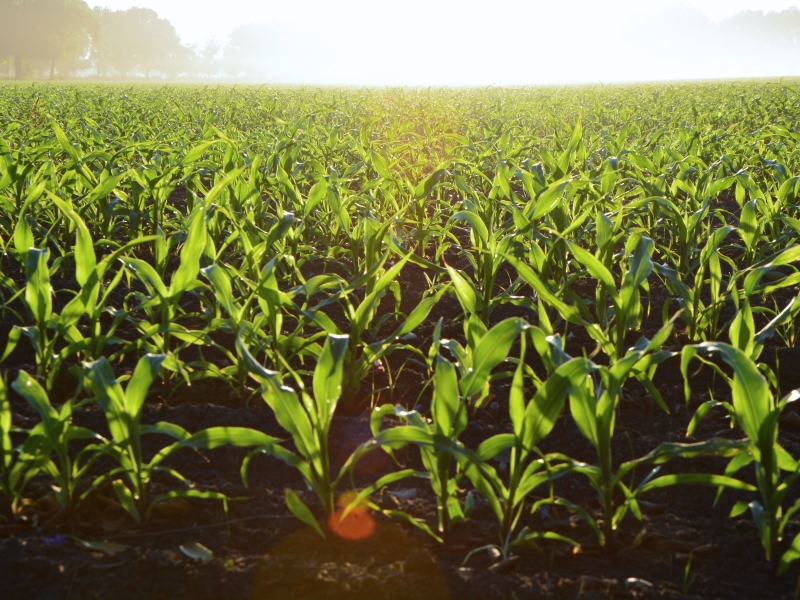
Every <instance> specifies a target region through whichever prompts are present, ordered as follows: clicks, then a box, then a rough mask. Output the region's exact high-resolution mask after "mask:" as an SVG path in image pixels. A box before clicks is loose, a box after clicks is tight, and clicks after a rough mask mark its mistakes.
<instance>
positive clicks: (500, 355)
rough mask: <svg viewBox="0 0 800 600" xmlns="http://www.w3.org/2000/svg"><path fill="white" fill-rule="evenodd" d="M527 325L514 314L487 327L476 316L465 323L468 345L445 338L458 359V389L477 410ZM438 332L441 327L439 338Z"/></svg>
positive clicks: (443, 344)
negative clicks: (495, 370)
mask: <svg viewBox="0 0 800 600" xmlns="http://www.w3.org/2000/svg"><path fill="white" fill-rule="evenodd" d="M527 327H528V324H527V322H526V321H525V320H524V319H520V318H519V317H511V318H509V319H505V320H503V321H501V322H500V323H498V324H497V325H495V326H494V327H492V328H491V329H489V330H487V329H486V327H485V326H484V325H483V323H482V322H481V321H479V320H477V319H476V318H474V317H473V318H470V319H468V320H467V321H465V323H464V331H465V334H466V336H465V337H466V342H467V345H466V347H464V346H462V345H461V344H459V343H458V342H457V341H456V340H452V339H442V340H441V346H442V347H444V348H447V350H449V351H450V354H452V355H453V357H454V358H455V359H456V368H457V370H458V373H459V376H460V379H459V382H458V388H459V391H460V393H461V395H462V396H463V397H464V398H465V399H466V401H467V402H468V404H469V405H470V406H472V408H473V410H477V409H478V408H480V406H481V404H482V403H483V401H484V400H485V399H486V397H487V396H488V395H489V383H490V381H491V379H492V377H493V374H492V371H493V370H494V368H495V367H497V366H498V365H499V364H500V363H502V362H503V361H504V360H506V357H507V356H508V353H509V351H510V350H511V346H512V344H513V343H514V341H515V340H516V339H517V337H518V336H519V335H520V333H522V332H523V331H525V329H527ZM438 332H439V329H438V328H437V332H436V334H435V336H434V339H436V340H438V339H439V333H438ZM432 351H433V350H432Z"/></svg>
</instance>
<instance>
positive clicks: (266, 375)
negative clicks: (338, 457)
mask: <svg viewBox="0 0 800 600" xmlns="http://www.w3.org/2000/svg"><path fill="white" fill-rule="evenodd" d="M237 343H238V344H239V345H240V346H241V347H240V352H241V354H242V356H244V357H245V358H246V360H247V361H248V366H249V368H250V374H251V375H252V376H253V377H254V378H255V379H256V381H258V383H259V384H260V386H261V394H262V396H263V397H264V401H265V402H266V403H267V404H268V405H269V406H270V408H272V410H273V411H274V413H275V418H276V419H277V420H278V423H279V424H280V425H281V427H283V428H284V429H285V430H286V431H287V432H289V434H291V436H292V440H293V441H294V445H295V448H296V451H295V452H292V451H291V450H287V449H285V448H284V447H282V446H280V445H277V444H272V445H270V446H267V447H264V448H259V449H257V450H255V451H254V452H252V453H251V454H250V455H248V457H247V458H246V459H245V462H244V463H243V464H242V478H243V480H244V482H245V484H247V468H248V465H249V462H250V460H251V459H252V457H253V456H255V455H256V454H258V453H261V452H264V453H267V454H270V455H273V456H275V457H277V458H279V459H281V460H283V461H284V462H285V463H287V464H288V465H290V466H292V467H294V468H295V469H297V470H298V472H299V473H300V475H301V476H302V477H303V480H304V481H305V482H306V485H307V486H308V487H309V489H311V490H312V491H313V492H314V493H315V494H316V496H317V498H318V499H319V502H320V504H321V505H322V510H323V513H324V514H325V516H326V517H327V516H329V515H330V514H332V513H333V510H334V503H335V494H336V488H337V487H338V485H339V482H340V480H341V479H342V477H343V476H344V474H345V473H346V470H345V469H342V470H341V471H340V472H339V474H338V475H337V476H336V477H334V476H333V474H332V469H331V457H330V447H329V443H328V436H329V433H330V426H331V420H332V419H333V415H334V413H335V412H336V407H337V405H338V403H339V399H340V398H341V396H342V383H343V380H344V373H343V366H344V363H345V357H346V355H347V350H348V339H347V336H346V335H328V337H327V339H326V340H325V345H324V346H323V349H322V353H321V354H320V356H319V360H318V362H317V366H316V368H315V369H314V376H313V381H312V389H311V392H309V391H308V390H306V388H305V386H304V385H303V382H302V380H301V379H300V377H299V376H296V377H295V380H296V382H297V385H298V388H299V390H300V391H299V397H298V393H297V392H296V391H295V390H293V389H292V388H290V387H287V386H285V385H283V383H282V382H281V381H280V375H279V374H278V373H277V372H274V371H268V370H266V369H264V367H262V366H261V365H260V364H258V363H257V362H256V360H255V359H254V358H253V356H252V355H251V354H250V352H249V351H248V350H247V348H245V347H244V346H243V345H242V344H241V340H238V341H237ZM286 505H287V507H288V508H289V510H290V511H291V512H292V514H294V515H295V516H296V517H297V518H298V519H300V520H301V521H302V522H303V523H305V524H306V525H309V526H310V527H312V528H313V529H314V530H315V531H316V532H317V533H319V534H320V536H322V537H323V538H324V537H325V533H324V531H323V529H322V527H321V526H320V524H319V522H318V521H317V519H316V518H315V517H314V515H313V513H312V511H311V509H310V508H309V507H308V505H306V504H305V503H304V502H303V501H302V500H301V499H300V497H299V496H298V495H297V493H295V492H294V491H293V490H291V489H290V488H287V489H286Z"/></svg>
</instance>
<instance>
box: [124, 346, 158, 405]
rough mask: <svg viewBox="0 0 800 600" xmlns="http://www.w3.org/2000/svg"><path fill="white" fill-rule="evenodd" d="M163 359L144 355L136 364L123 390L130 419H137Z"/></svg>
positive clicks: (156, 355) (152, 355)
mask: <svg viewBox="0 0 800 600" xmlns="http://www.w3.org/2000/svg"><path fill="white" fill-rule="evenodd" d="M165 358H166V355H164V354H146V355H145V356H143V357H142V358H140V359H139V362H137V363H136V369H135V370H134V372H133V376H132V377H131V379H130V381H129V382H128V387H127V389H126V390H125V404H126V408H127V412H128V414H129V415H130V416H131V417H136V418H137V419H138V417H139V413H140V412H141V410H142V405H143V404H144V400H145V398H146V397H147V392H148V391H149V390H150V386H151V385H152V383H153V381H155V379H156V377H157V376H158V371H159V369H160V368H161V363H163V362H164V359H165Z"/></svg>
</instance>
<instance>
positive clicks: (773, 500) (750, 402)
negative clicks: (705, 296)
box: [681, 342, 800, 572]
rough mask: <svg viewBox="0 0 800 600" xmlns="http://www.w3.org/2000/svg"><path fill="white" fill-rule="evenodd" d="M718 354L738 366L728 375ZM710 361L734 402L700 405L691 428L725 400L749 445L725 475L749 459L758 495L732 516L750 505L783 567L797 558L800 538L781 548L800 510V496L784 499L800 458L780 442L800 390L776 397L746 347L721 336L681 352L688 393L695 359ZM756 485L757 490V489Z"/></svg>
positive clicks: (772, 557) (770, 553) (768, 550)
mask: <svg viewBox="0 0 800 600" xmlns="http://www.w3.org/2000/svg"><path fill="white" fill-rule="evenodd" d="M714 356H719V357H720V358H721V359H722V360H723V361H724V362H725V364H726V365H727V366H728V367H729V368H730V369H731V370H732V371H733V376H732V377H729V376H728V375H727V374H726V373H724V372H723V371H722V369H721V368H720V367H719V366H718V365H717V364H716V363H715V362H712V361H711V360H710V359H711V358H713V357H714ZM695 358H697V359H699V360H701V361H702V362H703V363H704V364H706V365H708V366H710V367H711V368H712V369H714V371H716V373H717V374H718V376H720V377H722V378H723V380H724V381H725V382H726V383H727V384H728V385H729V387H730V389H731V402H730V403H727V402H726V403H716V402H713V401H710V402H706V403H704V404H702V405H701V406H700V408H699V409H698V411H697V414H696V415H695V417H694V418H693V419H692V423H691V424H690V431H691V429H692V427H693V426H695V425H696V423H697V422H698V421H699V420H700V419H702V417H703V416H705V414H707V412H708V410H709V409H710V408H713V406H715V405H717V404H721V405H722V406H724V407H725V408H726V409H727V410H728V412H729V414H730V416H731V418H732V419H733V420H734V422H735V423H736V425H738V426H739V427H740V428H741V429H742V431H744V433H745V435H746V436H747V445H746V447H745V448H743V449H742V450H741V451H740V452H739V453H738V454H737V455H736V456H734V457H733V459H732V460H731V461H730V463H729V464H728V467H727V468H726V469H725V475H726V476H733V475H735V474H736V473H737V472H739V471H740V470H741V469H743V468H745V467H747V466H748V465H751V464H752V465H753V466H754V468H755V474H756V485H757V489H758V494H759V499H758V500H753V501H751V502H750V503H746V502H741V501H740V502H737V503H736V504H735V505H734V507H733V509H732V511H731V516H733V517H736V516H739V515H741V514H742V513H744V512H745V511H746V510H747V509H748V508H749V509H750V514H751V515H752V517H753V521H755V524H756V526H757V528H758V532H759V537H760V539H761V545H762V546H763V547H764V553H765V556H766V558H767V560H768V561H771V562H773V564H774V563H775V562H776V561H778V558H779V556H781V558H780V561H779V562H778V564H777V568H778V571H779V572H784V571H785V570H786V569H787V568H788V565H789V563H790V562H791V561H792V560H795V559H796V558H797V547H798V544H800V540H798V538H795V540H794V541H793V542H792V544H791V547H790V548H789V549H788V550H787V551H786V552H785V553H784V554H783V555H781V554H780V549H781V542H782V540H783V535H784V532H785V530H786V526H787V524H788V523H789V520H790V519H791V518H792V516H794V515H795V514H796V513H797V511H798V510H800V500H798V501H797V502H795V503H794V504H793V505H792V506H791V507H790V508H789V509H787V510H786V511H784V506H783V505H784V501H785V499H786V496H787V494H788V493H789V491H790V489H791V487H792V485H793V484H794V482H795V481H796V479H797V478H798V476H800V462H798V461H797V460H795V459H794V458H793V457H792V455H791V454H789V452H787V451H786V450H785V449H784V448H783V447H782V446H781V445H780V444H779V443H778V424H779V420H780V416H781V414H782V413H783V411H784V409H785V408H786V406H787V405H788V404H790V403H791V402H795V401H796V400H798V399H800V392H798V391H797V390H795V391H793V392H791V393H790V394H788V395H786V396H784V397H783V398H782V399H781V400H780V401H778V402H776V401H775V398H774V396H773V394H772V391H771V390H770V384H769V382H768V381H767V379H766V378H765V377H764V375H763V374H762V373H761V372H760V371H759V368H758V367H757V366H756V364H755V363H754V362H753V360H752V359H751V358H750V357H749V356H748V355H747V354H746V353H745V352H743V351H742V350H740V349H739V348H736V347H734V346H731V345H729V344H725V343H722V342H706V343H703V344H699V345H695V346H686V347H685V348H684V349H683V351H682V354H681V370H682V372H683V375H684V379H685V382H686V383H685V387H686V394H687V398H688V395H689V394H690V393H691V389H690V387H689V378H688V368H689V364H690V363H691V361H692V360H693V359H695ZM754 491H755V490H754Z"/></svg>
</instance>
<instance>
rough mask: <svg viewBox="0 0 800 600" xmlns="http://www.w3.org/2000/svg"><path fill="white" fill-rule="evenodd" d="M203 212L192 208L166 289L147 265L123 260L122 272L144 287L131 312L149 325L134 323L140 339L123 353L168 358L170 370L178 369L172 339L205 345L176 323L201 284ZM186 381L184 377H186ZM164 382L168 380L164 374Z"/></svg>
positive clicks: (198, 207) (204, 225) (155, 272)
mask: <svg viewBox="0 0 800 600" xmlns="http://www.w3.org/2000/svg"><path fill="white" fill-rule="evenodd" d="M205 219H206V211H205V210H204V206H203V205H201V204H197V205H195V209H194V211H193V212H192V214H191V215H190V217H189V219H188V223H187V235H186V241H185V243H184V245H183V249H182V250H181V254H180V265H179V267H178V269H177V270H176V271H175V273H173V275H172V278H171V280H170V283H169V287H167V285H166V284H165V283H164V282H163V280H162V279H161V277H160V276H159V275H158V272H157V271H156V270H155V269H154V268H153V267H152V266H151V265H150V264H148V263H147V262H145V261H144V260H141V259H137V258H125V259H123V263H124V265H125V268H126V269H127V270H128V271H130V272H131V273H132V274H133V275H135V276H136V278H137V279H139V281H141V282H142V284H143V285H144V286H145V289H146V290H147V293H146V294H141V293H135V294H134V295H135V297H137V298H138V299H139V304H138V305H137V306H136V307H134V309H133V310H134V311H137V310H142V311H145V313H146V314H147V315H148V317H149V322H141V323H137V327H138V328H139V330H140V331H141V335H140V337H139V338H138V340H136V342H134V343H132V344H129V345H128V346H132V347H130V348H129V347H126V348H125V349H123V353H124V352H127V351H129V350H132V349H133V347H135V348H141V347H145V348H146V349H148V350H151V351H154V352H156V353H160V354H168V355H170V357H171V360H170V361H169V362H170V363H171V365H172V366H173V367H175V366H179V365H180V363H179V362H178V360H177V354H178V352H179V351H180V347H179V348H173V343H172V339H173V337H175V338H177V339H178V340H179V341H181V342H183V343H184V344H187V345H188V344H198V343H201V342H203V341H205V336H204V335H202V334H198V333H197V332H191V331H189V330H188V329H186V328H185V327H183V326H181V325H179V324H178V323H177V322H176V321H177V319H178V318H179V315H180V313H181V311H180V301H181V298H183V296H184V294H185V293H187V292H190V291H191V290H193V289H196V288H198V287H201V286H202V285H203V284H202V283H201V282H200V281H198V280H197V276H198V274H199V273H200V257H201V255H202V254H203V251H204V249H205V247H206V221H205ZM185 377H186V376H185ZM164 379H165V380H168V379H169V376H168V374H167V372H165V373H164Z"/></svg>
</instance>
